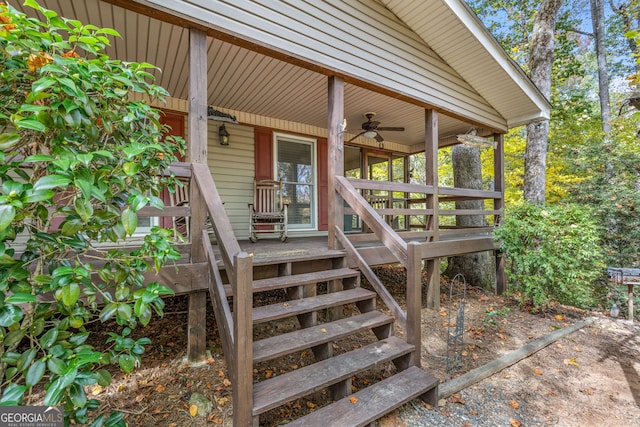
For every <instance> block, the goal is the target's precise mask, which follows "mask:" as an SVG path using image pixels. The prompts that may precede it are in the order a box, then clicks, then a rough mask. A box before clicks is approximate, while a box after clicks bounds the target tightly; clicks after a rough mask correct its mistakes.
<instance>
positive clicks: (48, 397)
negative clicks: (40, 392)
mask: <svg viewBox="0 0 640 427" xmlns="http://www.w3.org/2000/svg"><path fill="white" fill-rule="evenodd" d="M77 374H78V370H77V369H75V368H71V367H70V368H68V369H67V372H66V373H65V374H64V375H61V376H60V377H58V378H56V379H55V380H54V381H53V383H51V385H50V386H49V389H48V390H47V394H45V396H44V401H43V403H44V404H45V405H46V406H55V405H57V404H58V403H60V400H61V399H62V396H63V395H64V392H65V390H66V388H67V387H69V385H71V384H72V383H73V381H74V380H75V379H76V375H77Z"/></svg>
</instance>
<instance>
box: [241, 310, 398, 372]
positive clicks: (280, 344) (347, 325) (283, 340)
mask: <svg viewBox="0 0 640 427" xmlns="http://www.w3.org/2000/svg"><path fill="white" fill-rule="evenodd" d="M392 322H393V318H392V317H390V316H387V315H386V314H384V313H381V312H379V311H369V312H367V313H363V314H358V315H356V316H351V317H346V318H344V319H339V320H336V321H334V322H331V323H323V324H321V325H317V326H313V327H310V328H305V329H299V330H296V331H293V332H289V333H286V334H282V335H276V336H273V337H269V338H265V339H263V340H260V341H255V342H254V343H253V361H254V362H263V361H265V360H271V359H275V358H277V357H282V356H284V355H287V354H291V353H295V352H297V351H302V350H305V349H308V348H311V347H313V346H316V345H319V344H324V343H327V342H330V341H335V340H337V339H340V338H342V337H345V336H347V335H351V334H355V333H358V332H360V331H365V330H367V329H371V328H375V327H378V326H382V325H387V324H390V323H392Z"/></svg>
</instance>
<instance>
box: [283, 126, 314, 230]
mask: <svg viewBox="0 0 640 427" xmlns="http://www.w3.org/2000/svg"><path fill="white" fill-rule="evenodd" d="M275 139H276V143H275V151H276V155H275V161H276V167H275V171H276V179H279V180H282V182H283V190H282V191H283V198H284V202H285V203H287V204H288V205H289V207H288V208H287V209H288V216H289V228H290V229H315V228H317V208H316V206H317V195H316V165H315V160H316V159H315V152H316V150H315V143H316V141H315V140H313V139H307V138H299V137H293V136H290V135H279V134H276V135H275Z"/></svg>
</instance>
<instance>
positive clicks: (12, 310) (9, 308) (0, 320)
mask: <svg viewBox="0 0 640 427" xmlns="http://www.w3.org/2000/svg"><path fill="white" fill-rule="evenodd" d="M20 320H22V310H21V309H20V307H16V306H15V305H5V306H4V307H2V308H0V326H3V327H5V328H6V327H9V326H11V325H13V324H14V323H17V322H19V321H20ZM5 339H6V337H5ZM5 344H6V343H5Z"/></svg>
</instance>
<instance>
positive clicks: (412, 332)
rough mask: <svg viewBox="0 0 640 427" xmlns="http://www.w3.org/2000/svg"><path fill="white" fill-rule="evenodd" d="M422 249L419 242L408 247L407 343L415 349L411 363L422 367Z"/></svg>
mask: <svg viewBox="0 0 640 427" xmlns="http://www.w3.org/2000/svg"><path fill="white" fill-rule="evenodd" d="M421 325H422V248H421V246H420V243H418V242H409V244H408V245H407V342H408V343H409V344H412V345H413V346H414V347H415V349H414V351H413V354H412V356H411V360H410V362H409V364H410V365H412V366H417V367H420V364H421V362H420V357H421V356H420V350H421V348H422V332H421Z"/></svg>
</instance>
